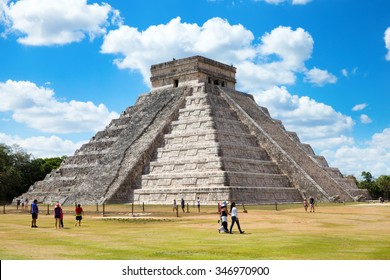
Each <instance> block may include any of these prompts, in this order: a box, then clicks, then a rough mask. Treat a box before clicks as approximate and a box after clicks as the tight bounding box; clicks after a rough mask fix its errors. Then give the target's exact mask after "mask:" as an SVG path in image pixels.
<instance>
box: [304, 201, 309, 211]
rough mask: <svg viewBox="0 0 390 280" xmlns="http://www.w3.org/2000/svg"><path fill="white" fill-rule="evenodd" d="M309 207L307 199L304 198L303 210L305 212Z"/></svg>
mask: <svg viewBox="0 0 390 280" xmlns="http://www.w3.org/2000/svg"><path fill="white" fill-rule="evenodd" d="M308 207H309V203H308V202H307V199H306V198H305V199H304V200H303V208H305V212H307V208H308Z"/></svg>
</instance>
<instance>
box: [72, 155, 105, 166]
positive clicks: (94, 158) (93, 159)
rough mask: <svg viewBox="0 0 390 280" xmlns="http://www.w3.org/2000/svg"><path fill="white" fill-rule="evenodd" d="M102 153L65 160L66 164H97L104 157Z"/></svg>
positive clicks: (76, 156) (75, 156)
mask: <svg viewBox="0 0 390 280" xmlns="http://www.w3.org/2000/svg"><path fill="white" fill-rule="evenodd" d="M104 155H105V154H103V153H96V154H88V155H87V154H80V155H79V154H76V155H74V156H72V157H70V158H68V159H67V163H68V164H97V163H98V162H99V160H100V159H101V158H102V157H103V156H104Z"/></svg>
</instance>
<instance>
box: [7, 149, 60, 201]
mask: <svg viewBox="0 0 390 280" xmlns="http://www.w3.org/2000/svg"><path fill="white" fill-rule="evenodd" d="M63 159H64V157H61V158H59V157H57V158H47V159H40V158H38V159H33V158H32V156H31V155H30V154H28V153H26V152H25V151H24V150H23V149H22V148H20V147H19V146H13V147H9V146H7V145H5V144H0V201H6V202H9V201H11V200H12V199H13V198H14V197H16V196H20V195H21V194H22V193H24V192H26V191H27V190H28V188H29V187H30V186H31V185H32V184H34V183H35V182H36V181H40V180H43V178H45V176H46V174H48V173H50V172H51V170H53V169H56V168H58V167H59V166H60V164H61V162H62V161H63Z"/></svg>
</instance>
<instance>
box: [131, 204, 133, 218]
mask: <svg viewBox="0 0 390 280" xmlns="http://www.w3.org/2000/svg"><path fill="white" fill-rule="evenodd" d="M131 216H134V203H132V204H131Z"/></svg>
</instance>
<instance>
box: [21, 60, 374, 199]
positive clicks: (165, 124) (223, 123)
mask: <svg viewBox="0 0 390 280" xmlns="http://www.w3.org/2000/svg"><path fill="white" fill-rule="evenodd" d="M235 73H236V68H235V67H233V66H229V65H227V64H223V63H220V62H217V61H214V60H211V59H208V58H205V57H202V56H194V57H189V58H184V59H173V60H172V61H169V62H165V63H161V64H156V65H152V66H151V74H152V75H151V79H150V80H151V83H152V89H151V91H150V92H149V93H147V94H142V95H140V96H139V98H138V100H137V102H136V103H135V104H134V105H133V106H130V107H128V108H126V109H125V110H124V111H123V113H122V114H121V115H120V117H119V118H118V119H114V120H112V121H111V122H110V124H109V125H108V126H107V127H106V128H105V129H104V130H102V131H99V132H97V133H96V135H95V136H94V137H92V138H91V139H90V141H89V142H88V143H86V144H84V145H83V146H82V147H81V148H80V149H78V150H77V151H76V152H75V154H74V155H73V156H71V157H69V158H67V159H66V160H65V161H64V162H63V163H62V164H61V166H60V167H59V168H58V169H57V170H55V171H52V172H51V174H49V175H47V176H46V178H45V179H44V180H43V181H40V182H36V183H35V184H34V185H33V186H31V187H30V189H29V191H28V192H27V193H25V194H23V197H25V198H26V197H28V198H29V199H31V200H32V199H38V200H39V201H40V202H45V203H55V202H59V203H62V204H73V203H83V204H95V203H98V204H102V203H129V202H135V203H153V204H170V203H172V201H173V200H174V199H176V200H180V199H181V198H184V200H185V201H186V202H189V203H195V202H196V201H197V200H198V199H199V200H200V201H201V203H202V204H217V203H218V202H221V201H235V202H236V203H245V204H264V203H275V202H301V201H302V200H303V199H304V198H305V197H309V196H313V197H315V198H316V199H317V200H319V201H356V200H364V199H366V198H369V195H368V192H367V191H365V190H360V189H358V188H357V186H356V183H355V181H354V180H353V179H351V178H345V177H343V175H342V174H341V172H340V171H339V170H338V169H337V168H332V167H329V166H328V163H327V161H326V159H325V158H324V157H322V156H318V155H315V153H314V151H313V149H312V148H311V147H310V145H308V144H304V143H301V142H300V140H299V137H298V135H297V134H296V133H294V132H290V131H287V130H286V129H285V128H284V126H283V124H282V122H281V121H279V120H275V119H273V118H272V117H271V115H270V114H269V113H268V110H267V108H265V107H261V106H259V105H257V104H256V102H255V101H254V98H253V96H252V95H250V94H247V93H242V92H239V91H236V89H235V84H236V78H235ZM15 199H16V198H15Z"/></svg>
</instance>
